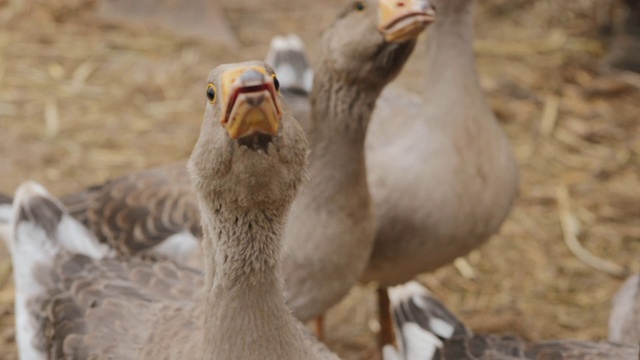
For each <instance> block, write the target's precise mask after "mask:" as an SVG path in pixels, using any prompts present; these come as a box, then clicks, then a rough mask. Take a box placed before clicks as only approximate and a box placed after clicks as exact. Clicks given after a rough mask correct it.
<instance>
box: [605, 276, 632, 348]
mask: <svg viewBox="0 0 640 360" xmlns="http://www.w3.org/2000/svg"><path fill="white" fill-rule="evenodd" d="M609 341H616V342H623V343H628V344H638V343H640V275H638V274H636V275H633V276H630V277H629V278H628V279H627V280H626V281H625V282H624V284H622V286H621V287H620V289H619V290H618V292H617V293H616V294H615V296H614V297H613V301H612V308H611V314H610V315H609Z"/></svg>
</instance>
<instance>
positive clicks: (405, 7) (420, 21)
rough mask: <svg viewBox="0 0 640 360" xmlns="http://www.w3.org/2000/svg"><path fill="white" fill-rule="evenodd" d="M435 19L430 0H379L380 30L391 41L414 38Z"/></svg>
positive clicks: (434, 11)
mask: <svg viewBox="0 0 640 360" xmlns="http://www.w3.org/2000/svg"><path fill="white" fill-rule="evenodd" d="M435 19H436V10H435V8H434V7H433V6H432V5H431V4H430V3H429V1H428V0H378V31H380V32H381V33H382V34H383V35H384V38H385V40H387V41H389V42H403V41H406V40H409V39H414V38H416V37H418V35H420V33H421V32H422V31H423V30H424V29H426V28H427V26H429V24H431V23H432V22H433V21H435Z"/></svg>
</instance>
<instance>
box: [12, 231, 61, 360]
mask: <svg viewBox="0 0 640 360" xmlns="http://www.w3.org/2000/svg"><path fill="white" fill-rule="evenodd" d="M13 240H15V241H13V242H12V243H13V244H12V247H11V248H10V251H11V260H12V263H13V278H14V283H15V287H16V288H15V312H16V343H17V345H18V351H19V352H20V358H21V359H45V358H46V354H44V353H42V352H40V351H39V350H38V349H36V348H35V346H34V345H33V344H34V343H35V341H34V338H35V337H36V336H38V333H37V329H38V326H37V324H36V323H35V320H34V319H33V318H32V317H31V314H29V311H28V308H27V303H28V302H29V301H30V299H33V298H35V297H37V296H40V295H44V294H45V293H46V291H47V289H46V287H45V286H44V285H43V284H42V283H40V282H39V281H38V279H37V278H36V276H35V268H36V267H37V266H42V267H46V266H51V265H52V264H51V263H52V261H53V259H54V258H55V256H56V254H57V253H58V252H59V251H60V248H59V247H57V246H56V244H55V242H54V241H52V240H51V239H49V238H48V237H47V235H46V233H45V231H44V229H43V228H42V227H39V226H36V225H35V224H33V223H30V222H21V223H19V224H16V227H15V238H14V239H13Z"/></svg>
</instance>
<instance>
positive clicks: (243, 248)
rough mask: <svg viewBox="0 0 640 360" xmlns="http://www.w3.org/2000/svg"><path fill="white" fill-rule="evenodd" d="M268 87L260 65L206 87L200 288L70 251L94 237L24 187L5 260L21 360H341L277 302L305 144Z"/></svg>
mask: <svg viewBox="0 0 640 360" xmlns="http://www.w3.org/2000/svg"><path fill="white" fill-rule="evenodd" d="M276 88H277V80H276V78H275V75H274V73H273V70H272V69H271V68H270V67H268V66H267V65H265V64H264V63H262V62H248V63H241V64H235V65H222V66H219V67H217V68H216V69H214V70H213V71H212V72H211V73H210V75H209V79H208V86H207V96H208V98H209V104H207V107H206V110H205V115H204V121H203V124H202V129H201V132H200V138H199V139H198V142H197V144H196V146H195V148H194V150H193V154H192V155H191V159H190V161H189V172H190V174H191V178H192V181H193V186H194V188H195V193H196V196H197V197H198V203H199V205H200V211H201V214H202V220H203V221H202V224H203V229H204V231H203V233H204V235H203V248H204V259H205V277H204V279H203V278H202V276H201V275H200V273H199V272H198V271H194V270H190V269H188V268H183V267H180V266H179V265H175V264H174V263H173V262H169V261H159V262H149V261H144V260H141V259H136V258H133V259H129V261H123V260H114V259H97V260H96V258H99V257H100V254H98V253H93V254H91V256H85V255H78V254H72V253H70V252H69V251H68V250H69V249H67V248H66V242H65V240H64V239H65V238H67V237H76V236H81V235H83V234H84V235H86V234H87V233H88V231H87V230H86V229H85V228H84V227H82V225H80V224H79V223H78V222H77V221H76V220H74V219H73V218H72V217H71V216H69V214H67V213H66V212H65V210H64V207H63V205H62V204H61V203H60V202H59V201H58V200H57V199H55V198H53V197H52V196H51V195H50V194H48V193H47V192H46V190H44V188H42V187H40V186H39V185H37V184H35V183H26V184H24V185H23V186H21V187H20V189H19V190H18V192H17V195H16V201H15V205H14V209H15V210H14V221H15V222H14V229H15V232H14V234H15V236H14V237H13V238H12V240H13V241H12V246H11V254H12V260H13V265H14V268H15V269H16V271H15V277H16V278H15V280H16V290H17V298H16V309H17V317H18V327H17V336H18V344H19V349H20V354H21V357H22V358H23V359H29V360H37V359H45V358H50V359H154V360H156V359H225V360H226V359H337V357H336V356H335V355H334V354H332V353H330V352H329V351H328V350H327V349H326V348H325V347H324V346H323V345H321V344H320V343H318V342H317V341H316V340H315V339H314V338H313V337H312V336H310V335H309V334H308V333H306V332H305V330H304V328H303V327H302V326H301V324H300V323H299V322H298V321H297V320H295V318H294V317H293V316H292V315H291V314H290V312H289V310H288V309H287V307H286V306H285V303H284V297H283V296H282V290H283V289H282V277H281V275H280V271H279V264H280V255H279V254H280V245H281V237H282V236H281V234H282V232H283V230H284V223H285V221H286V216H287V213H288V210H289V206H290V205H291V203H292V202H293V199H294V197H295V195H296V193H297V192H298V189H299V187H300V185H301V183H302V180H303V178H304V177H305V171H304V169H305V165H306V157H307V154H308V146H307V142H306V139H305V134H304V131H303V130H302V129H301V128H300V126H299V125H298V124H297V122H296V121H295V119H294V118H293V117H292V116H291V114H290V112H289V110H288V109H287V108H286V107H285V105H284V103H283V102H282V98H281V95H279V94H278V93H277V90H276ZM85 240H87V241H86V242H87V243H91V239H85ZM93 244H94V245H96V248H95V250H101V249H104V248H107V247H106V246H105V245H104V244H99V243H93Z"/></svg>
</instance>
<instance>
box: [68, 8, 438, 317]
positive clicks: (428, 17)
mask: <svg viewBox="0 0 640 360" xmlns="http://www.w3.org/2000/svg"><path fill="white" fill-rule="evenodd" d="M434 15H435V13H434V11H433V9H432V8H431V6H430V4H429V2H428V1H426V0H408V1H403V2H397V1H391V0H366V1H355V2H350V3H349V5H348V6H347V7H346V8H345V9H344V10H343V11H342V12H341V13H340V15H339V17H338V18H337V19H336V20H335V21H334V23H333V24H332V25H331V26H330V27H329V29H328V30H326V31H325V33H324V34H323V36H322V39H321V47H322V51H321V55H320V57H319V58H318V59H317V63H318V67H317V69H316V70H317V71H316V74H315V80H314V81H313V88H312V90H311V94H310V98H311V101H310V103H311V105H310V111H309V112H308V113H307V114H308V119H305V128H306V129H307V130H308V131H307V136H308V138H309V142H310V147H311V155H310V158H309V159H310V160H309V162H310V166H309V173H310V179H311V180H310V182H309V183H308V184H307V185H306V187H305V189H304V191H302V192H301V195H300V196H299V197H298V198H297V199H296V201H295V202H294V204H293V207H292V208H293V210H292V215H291V219H290V221H288V222H287V224H286V229H285V231H284V240H283V247H284V249H283V254H284V257H283V263H282V268H283V276H284V279H285V294H286V300H287V304H288V305H289V306H290V308H291V309H292V311H293V313H294V315H295V316H296V317H297V318H298V319H300V320H309V319H311V318H313V317H316V316H318V315H320V314H321V313H322V312H324V311H325V310H326V309H328V308H329V307H330V306H332V305H333V304H335V303H336V302H337V301H339V300H340V299H341V298H342V297H343V296H344V295H345V294H346V293H347V292H348V290H349V289H350V288H351V286H352V285H353V284H354V283H355V282H356V281H357V279H358V278H359V277H360V275H361V274H362V271H363V270H364V268H365V266H366V264H367V262H368V260H369V255H370V253H371V248H372V245H373V234H374V230H375V225H374V214H373V206H372V204H371V201H370V195H369V190H368V186H367V178H366V171H365V156H364V141H365V135H366V131H367V126H368V123H369V120H370V117H371V113H372V112H373V108H374V106H375V103H376V100H377V98H378V96H379V94H380V93H381V91H382V89H383V87H384V86H385V85H386V84H388V83H389V82H390V81H391V80H392V79H394V78H395V76H396V75H397V74H398V72H399V71H400V69H401V68H402V66H403V65H404V63H405V61H406V60H407V58H408V57H409V55H410V54H411V52H412V51H413V48H414V46H415V43H416V38H417V37H418V35H419V34H420V33H421V32H422V31H423V30H424V29H425V28H426V27H427V26H428V25H429V24H430V23H431V22H432V21H433V20H434ZM173 174H175V176H174V175H173ZM185 177H186V172H185V170H184V168H183V165H176V166H175V167H170V168H165V169H157V170H150V171H147V172H143V173H138V174H131V175H128V176H126V177H123V178H120V179H117V180H114V181H112V182H109V183H107V184H105V185H103V186H97V187H94V188H91V189H89V190H88V191H86V192H82V193H79V194H75V195H70V196H68V197H65V198H62V201H63V203H65V205H68V206H69V208H70V210H71V212H72V213H73V214H74V216H77V217H78V218H79V219H81V220H83V222H84V223H85V225H87V227H88V228H90V229H91V230H92V232H94V233H95V234H96V235H97V236H98V238H99V240H100V241H103V242H105V243H108V244H110V245H111V246H112V247H114V248H115V249H117V250H118V251H119V252H121V253H125V254H126V253H137V252H140V251H143V250H145V251H147V250H149V251H151V252H156V253H160V254H162V255H164V256H168V257H173V258H174V259H176V258H177V260H180V259H183V258H184V259H186V258H189V257H190V255H189V254H191V253H192V251H193V249H197V247H196V246H194V244H195V243H197V241H196V239H198V236H199V235H200V234H199V233H198V230H197V226H195V225H194V224H197V223H199V222H200V219H199V218H198V216H199V215H198V212H197V211H196V210H195V209H196V205H195V196H194V195H193V194H189V192H190V190H189V189H188V187H187V186H186V185H185V184H186V183H187V182H186V181H185ZM179 179H181V180H179ZM185 191H186V192H187V193H185Z"/></svg>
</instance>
